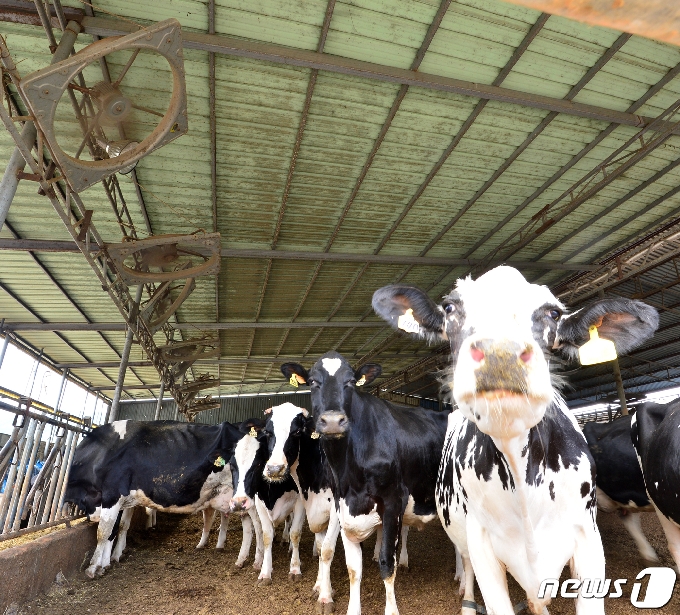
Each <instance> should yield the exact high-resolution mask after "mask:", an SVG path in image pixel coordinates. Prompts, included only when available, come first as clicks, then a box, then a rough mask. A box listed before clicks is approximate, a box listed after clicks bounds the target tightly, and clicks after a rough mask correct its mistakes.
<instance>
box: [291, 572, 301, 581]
mask: <svg viewBox="0 0 680 615" xmlns="http://www.w3.org/2000/svg"><path fill="white" fill-rule="evenodd" d="M301 578H302V573H301V572H290V573H289V574H288V579H289V580H291V581H299V580H300V579H301Z"/></svg>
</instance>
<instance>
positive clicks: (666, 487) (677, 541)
mask: <svg viewBox="0 0 680 615" xmlns="http://www.w3.org/2000/svg"><path fill="white" fill-rule="evenodd" d="M631 439H632V441H633V446H634V447H635V451H636V453H637V457H638V461H639V463H640V468H641V469H642V476H643V477H644V479H645V486H646V489H647V494H648V495H649V499H650V501H651V502H652V504H653V505H654V509H655V510H656V514H657V516H658V517H659V521H660V522H661V526H662V527H663V531H664V532H665V534H666V539H667V540H668V550H669V551H670V552H671V555H672V556H673V559H674V560H675V565H676V566H677V567H680V400H674V401H672V402H671V403H669V404H655V403H651V402H648V403H645V404H642V405H641V406H640V407H639V408H638V410H637V412H636V413H635V414H634V415H633V419H632V421H631Z"/></svg>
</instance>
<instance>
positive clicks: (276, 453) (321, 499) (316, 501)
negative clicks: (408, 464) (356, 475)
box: [263, 403, 340, 615]
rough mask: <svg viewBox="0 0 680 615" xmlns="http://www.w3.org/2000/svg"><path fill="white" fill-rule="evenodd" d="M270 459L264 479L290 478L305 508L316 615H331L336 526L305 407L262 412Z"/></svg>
mask: <svg viewBox="0 0 680 615" xmlns="http://www.w3.org/2000/svg"><path fill="white" fill-rule="evenodd" d="M265 413H266V415H267V417H268V418H267V423H266V425H265V427H264V435H265V436H266V438H267V448H268V453H269V458H268V459H267V462H266V464H265V467H264V472H263V474H264V478H265V479H266V480H268V481H271V482H280V481H283V480H284V479H286V478H287V477H288V476H291V477H292V478H293V480H294V481H295V484H296V485H297V487H298V491H299V493H300V498H301V499H302V503H303V504H304V507H305V513H306V516H307V523H308V524H309V529H310V530H311V531H312V532H313V533H314V538H315V543H314V544H315V545H316V553H317V554H318V557H319V572H318V575H317V578H316V583H315V585H314V590H313V591H314V592H315V593H317V594H318V603H319V604H318V609H317V612H318V613H321V614H322V615H323V614H328V613H331V612H333V608H334V605H333V590H332V587H331V576H330V575H331V564H332V563H333V555H334V554H335V545H336V542H337V540H338V534H339V533H340V524H339V522H338V516H337V513H336V510H335V505H334V503H333V490H332V475H331V471H330V468H329V466H328V464H327V463H326V459H325V455H324V453H323V449H322V448H321V443H320V442H319V439H318V434H317V433H315V430H314V419H313V418H312V417H310V416H309V412H308V411H307V410H306V409H305V408H299V407H297V406H295V405H293V404H291V403H285V404H281V405H280V406H274V407H273V408H270V409H268V410H265Z"/></svg>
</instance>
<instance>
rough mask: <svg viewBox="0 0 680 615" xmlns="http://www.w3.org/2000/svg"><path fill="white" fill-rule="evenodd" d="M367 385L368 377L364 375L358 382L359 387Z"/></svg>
mask: <svg viewBox="0 0 680 615" xmlns="http://www.w3.org/2000/svg"><path fill="white" fill-rule="evenodd" d="M365 384H366V376H365V375H364V376H362V377H361V378H359V380H357V386H358V387H362V386H364V385H365Z"/></svg>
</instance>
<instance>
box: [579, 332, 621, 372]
mask: <svg viewBox="0 0 680 615" xmlns="http://www.w3.org/2000/svg"><path fill="white" fill-rule="evenodd" d="M588 331H589V333H590V340H589V341H587V342H586V343H585V344H583V346H581V347H580V348H579V349H578V358H579V359H580V361H581V365H595V363H605V362H606V361H613V360H614V359H616V356H617V355H616V346H614V342H612V341H610V340H603V339H602V338H601V337H600V336H599V335H598V333H597V327H595V326H593V327H590V329H588Z"/></svg>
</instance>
